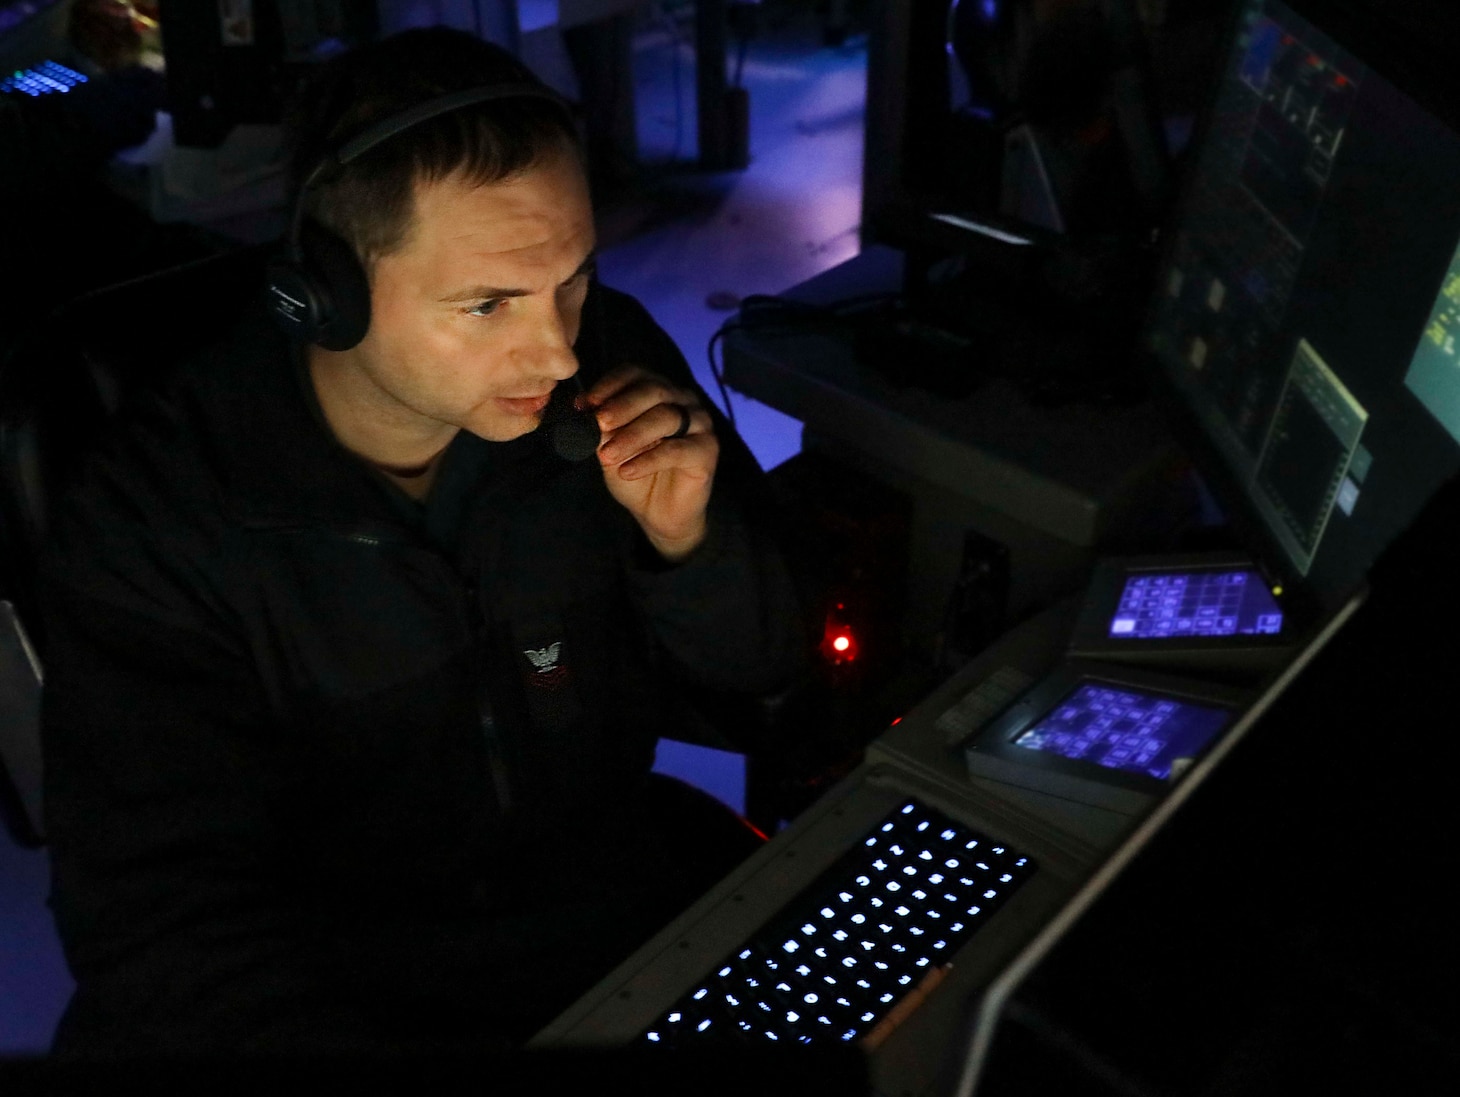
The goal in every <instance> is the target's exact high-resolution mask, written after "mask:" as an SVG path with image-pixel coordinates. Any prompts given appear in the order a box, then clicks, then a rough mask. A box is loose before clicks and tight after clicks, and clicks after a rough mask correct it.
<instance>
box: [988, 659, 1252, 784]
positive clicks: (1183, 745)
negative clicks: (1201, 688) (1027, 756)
mask: <svg viewBox="0 0 1460 1097" xmlns="http://www.w3.org/2000/svg"><path fill="white" fill-rule="evenodd" d="M1231 718H1232V714H1231V712H1230V711H1228V710H1226V709H1221V708H1214V707H1211V706H1208V705H1196V704H1192V703H1191V702H1189V701H1180V700H1177V699H1175V698H1173V697H1165V696H1161V695H1160V694H1150V693H1143V692H1137V691H1136V690H1133V689H1130V688H1128V687H1127V688H1121V689H1117V688H1115V687H1112V686H1107V685H1098V684H1095V683H1091V682H1086V683H1084V684H1082V685H1080V686H1078V687H1076V689H1075V690H1074V691H1073V692H1071V693H1070V695H1069V696H1068V697H1066V698H1065V699H1064V700H1063V701H1061V702H1060V704H1059V705H1058V706H1057V707H1056V708H1054V709H1053V710H1051V711H1050V713H1049V715H1048V716H1046V717H1045V718H1044V719H1043V720H1041V721H1039V723H1037V724H1035V725H1034V726H1033V727H1031V728H1030V729H1029V730H1028V731H1026V732H1024V734H1022V735H1020V736H1019V737H1018V738H1017V739H1015V740H1014V745H1015V746H1018V747H1026V748H1028V749H1029V750H1040V751H1045V752H1048V753H1051V754H1060V755H1063V756H1064V757H1066V758H1076V759H1080V760H1081V761H1086V762H1093V763H1095V764H1096V765H1099V766H1104V767H1106V768H1107V769H1119V770H1125V771H1127V772H1129V773H1143V774H1147V775H1149V776H1151V777H1155V778H1156V779H1157V780H1162V781H1164V780H1166V779H1167V778H1168V777H1170V776H1171V771H1172V766H1173V764H1174V763H1175V762H1176V761H1177V760H1178V759H1185V760H1188V761H1187V762H1185V763H1183V764H1189V761H1190V760H1194V759H1195V758H1196V757H1197V756H1198V755H1200V754H1201V752H1202V751H1203V750H1205V749H1206V747H1207V744H1208V743H1210V742H1211V741H1212V739H1213V738H1214V737H1215V736H1216V734H1217V733H1218V732H1219V731H1221V730H1222V728H1223V727H1225V726H1226V724H1227V723H1228V722H1229V721H1230V720H1231ZM1178 775H1179V767H1178Z"/></svg>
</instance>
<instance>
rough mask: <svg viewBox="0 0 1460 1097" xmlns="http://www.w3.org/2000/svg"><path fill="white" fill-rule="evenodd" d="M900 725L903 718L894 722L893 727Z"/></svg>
mask: <svg viewBox="0 0 1460 1097" xmlns="http://www.w3.org/2000/svg"><path fill="white" fill-rule="evenodd" d="M900 723H902V717H901V716H899V717H898V718H897V719H896V720H894V721H892V726H893V727H897V725H898V724H900Z"/></svg>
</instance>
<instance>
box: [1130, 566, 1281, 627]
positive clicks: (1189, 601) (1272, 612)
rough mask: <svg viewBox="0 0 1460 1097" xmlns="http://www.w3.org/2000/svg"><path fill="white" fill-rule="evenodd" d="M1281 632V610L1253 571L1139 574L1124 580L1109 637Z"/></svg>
mask: <svg viewBox="0 0 1460 1097" xmlns="http://www.w3.org/2000/svg"><path fill="white" fill-rule="evenodd" d="M1282 627H1283V614H1282V610H1280V609H1279V608H1278V604H1277V602H1276V601H1275V600H1274V599H1273V596H1272V592H1271V591H1270V590H1268V589H1267V584H1266V583H1264V582H1263V580H1262V576H1261V575H1260V574H1259V573H1258V572H1256V571H1253V570H1251V569H1247V568H1231V569H1225V570H1219V571H1186V572H1165V573H1155V574H1150V573H1137V574H1132V575H1128V576H1126V580H1125V587H1124V589H1123V590H1122V591H1121V593H1120V605H1119V607H1118V608H1117V609H1116V611H1115V615H1114V616H1113V617H1111V619H1110V638H1111V639H1112V640H1161V639H1166V638H1167V637H1192V636H1264V635H1266V636H1271V635H1276V634H1277V633H1279V632H1281V631H1282Z"/></svg>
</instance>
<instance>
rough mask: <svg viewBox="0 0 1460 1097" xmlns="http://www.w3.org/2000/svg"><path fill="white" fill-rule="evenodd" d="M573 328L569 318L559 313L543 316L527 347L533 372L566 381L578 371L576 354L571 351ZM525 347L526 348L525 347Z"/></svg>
mask: <svg viewBox="0 0 1460 1097" xmlns="http://www.w3.org/2000/svg"><path fill="white" fill-rule="evenodd" d="M573 334H574V333H573V330H572V328H570V326H569V318H568V317H565V316H562V315H560V314H556V312H555V313H554V315H551V316H548V317H544V319H543V322H542V324H541V325H540V326H539V329H538V331H537V332H536V335H537V338H536V339H534V340H533V344H532V346H531V348H530V349H529V354H530V355H531V358H532V360H533V361H532V365H533V367H534V369H533V372H534V373H539V374H541V375H543V376H546V377H551V378H552V379H553V380H555V381H566V380H567V379H568V378H569V377H572V376H573V374H575V373H577V372H578V356H577V355H576V354H574V353H573ZM525 349H527V348H525Z"/></svg>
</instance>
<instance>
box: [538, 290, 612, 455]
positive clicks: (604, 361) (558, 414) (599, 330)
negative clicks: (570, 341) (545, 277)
mask: <svg viewBox="0 0 1460 1097" xmlns="http://www.w3.org/2000/svg"><path fill="white" fill-rule="evenodd" d="M583 304H584V309H583V311H584V314H585V316H584V319H585V320H587V319H589V317H588V316H587V315H586V314H587V313H588V312H589V311H591V312H592V313H593V316H592V318H591V319H592V320H593V325H592V326H593V327H594V328H595V329H596V330H595V332H594V334H595V336H596V342H597V344H598V357H599V359H600V368H601V369H604V370H607V369H608V333H607V332H606V331H604V327H603V305H602V302H601V298H600V291H599V288H598V284H597V279H594V281H593V284H592V285H590V286H589V288H588V299H587V300H586V301H584V303H583ZM568 391H569V386H567V385H562V386H559V389H558V391H557V392H554V393H553V400H552V402H551V403H550V404H549V405H548V410H547V415H546V416H545V417H544V420H543V426H544V427H545V428H546V429H547V432H548V442H549V443H551V445H552V447H553V452H554V453H556V454H557V455H558V456H559V457H561V458H562V459H563V460H564V461H586V460H587V459H588V458H590V457H592V456H593V455H594V454H595V453H597V452H598V443H599V442H601V441H602V440H603V435H602V434H601V433H600V431H599V429H598V419H597V417H596V416H595V415H594V414H593V411H592V409H590V408H580V407H579V406H578V397H579V396H582V395H583V391H584V390H583V371H582V370H581V369H580V370H579V371H578V372H577V373H575V374H573V384H572V387H571V391H572V395H571V396H568V395H566V394H567V392H568Z"/></svg>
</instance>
